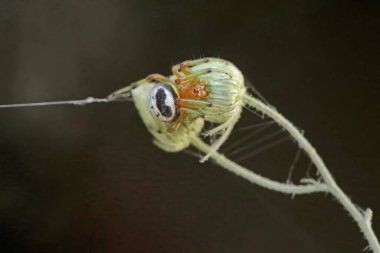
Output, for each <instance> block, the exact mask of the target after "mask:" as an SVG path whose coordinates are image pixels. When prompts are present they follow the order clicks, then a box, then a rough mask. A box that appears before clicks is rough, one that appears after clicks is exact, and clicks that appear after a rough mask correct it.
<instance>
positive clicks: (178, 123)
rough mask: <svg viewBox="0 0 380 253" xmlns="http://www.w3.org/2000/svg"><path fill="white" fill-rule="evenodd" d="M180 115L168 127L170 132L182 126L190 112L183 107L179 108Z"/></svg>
mask: <svg viewBox="0 0 380 253" xmlns="http://www.w3.org/2000/svg"><path fill="white" fill-rule="evenodd" d="M179 112H180V115H179V117H178V119H177V120H176V121H174V123H173V124H172V125H171V126H170V127H169V128H168V132H174V131H176V130H177V129H178V127H180V126H181V124H182V122H184V121H186V120H187V118H188V117H189V113H188V112H187V111H186V110H183V109H182V108H181V109H180V110H179Z"/></svg>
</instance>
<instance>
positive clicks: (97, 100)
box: [0, 97, 132, 109]
mask: <svg viewBox="0 0 380 253" xmlns="http://www.w3.org/2000/svg"><path fill="white" fill-rule="evenodd" d="M131 100H132V99H131V98H123V99H117V100H109V99H108V98H93V97H88V98H85V99H79V100H67V101H52V102H37V103H22V104H5V105H0V109H4V108H20V107H37V106H51V105H87V104H93V103H108V102H117V101H119V102H120V101H131Z"/></svg>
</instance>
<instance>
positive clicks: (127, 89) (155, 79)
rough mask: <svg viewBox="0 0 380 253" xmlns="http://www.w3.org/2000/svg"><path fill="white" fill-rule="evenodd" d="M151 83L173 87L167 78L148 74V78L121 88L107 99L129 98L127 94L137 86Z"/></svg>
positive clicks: (172, 83) (173, 84)
mask: <svg viewBox="0 0 380 253" xmlns="http://www.w3.org/2000/svg"><path fill="white" fill-rule="evenodd" d="M151 82H162V83H168V84H170V85H172V86H173V87H175V83H174V82H173V81H172V80H170V79H169V78H168V77H166V76H163V75H161V74H150V75H149V76H147V77H145V78H143V79H141V80H139V81H137V82H134V83H132V84H131V85H129V86H126V87H124V88H121V89H119V90H117V91H115V92H113V93H111V94H110V95H108V97H107V99H108V100H114V99H118V98H121V97H126V96H129V93H130V92H131V90H133V89H135V88H137V87H139V86H142V85H145V84H148V83H151ZM174 90H175V89H174Z"/></svg>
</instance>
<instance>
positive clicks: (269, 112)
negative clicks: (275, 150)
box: [191, 95, 380, 253]
mask: <svg viewBox="0 0 380 253" xmlns="http://www.w3.org/2000/svg"><path fill="white" fill-rule="evenodd" d="M243 101H244V103H246V104H247V105H249V106H251V107H253V108H255V109H256V110H258V111H260V112H262V113H263V114H265V115H266V116H268V117H270V118H272V119H273V120H274V121H275V122H276V123H277V124H278V125H280V126H281V127H283V128H284V129H285V130H287V131H288V132H289V134H290V135H291V136H292V137H293V138H294V139H295V140H296V141H297V142H298V145H299V146H300V148H302V149H303V150H304V151H305V152H306V153H307V154H308V155H309V157H310V159H311V160H312V162H313V163H314V165H315V166H316V168H317V170H318V172H319V174H320V175H321V178H322V179H323V183H321V182H317V181H313V180H311V181H310V180H309V182H311V183H309V184H306V185H291V184H285V183H280V182H277V181H274V180H271V179H268V178H265V177H263V176H261V175H258V174H255V173H253V172H252V171H250V170H248V169H246V168H244V167H243V166H240V165H239V164H237V163H235V162H233V161H231V160H229V159H228V158H226V157H225V156H224V155H222V154H220V153H218V152H214V153H211V154H210V157H211V158H212V159H213V160H215V162H216V163H218V164H219V165H220V166H222V167H223V168H225V169H227V170H229V171H231V172H233V173H235V174H237V175H239V176H241V177H243V178H245V179H247V180H248V181H250V182H252V183H255V184H257V185H260V186H262V187H264V188H267V189H269V190H274V191H279V192H282V193H287V194H294V195H295V194H307V193H313V192H330V193H331V194H332V195H333V196H334V197H335V198H336V199H337V200H338V201H339V202H340V203H341V204H342V206H343V207H344V209H346V210H347V211H348V213H349V214H350V215H351V216H352V218H353V219H354V220H355V221H356V223H357V224H358V226H359V228H360V230H361V231H362V233H363V234H364V237H365V239H366V240H367V241H368V243H369V248H371V249H372V251H373V252H374V253H380V245H379V241H378V239H377V237H376V235H375V233H374V231H373V229H372V224H371V221H372V211H371V210H370V209H367V210H366V211H365V212H363V211H361V209H359V208H358V207H356V206H355V204H354V203H353V202H352V201H351V200H350V199H349V197H348V196H347V195H346V194H345V193H344V192H343V191H342V189H341V188H340V187H339V186H338V185H337V183H336V182H335V180H334V178H333V177H332V175H331V173H330V171H329V170H328V169H327V167H326V165H325V164H324V162H323V160H322V158H321V157H320V156H319V155H318V153H317V151H316V150H315V148H314V147H313V146H312V145H311V144H310V142H309V141H308V140H307V139H306V138H305V137H304V136H303V134H302V133H301V132H300V131H299V130H298V129H297V128H296V127H295V126H294V125H293V124H292V123H291V122H290V121H289V120H287V119H286V118H285V117H284V116H282V115H281V114H280V113H279V112H277V111H276V109H274V108H273V107H271V106H269V105H266V104H264V103H263V102H262V101H260V100H259V99H256V98H254V97H252V96H249V95H244V96H243ZM191 142H192V144H193V145H194V146H195V147H197V148H198V149H199V150H201V151H202V152H204V153H206V154H207V153H209V152H210V151H211V147H210V146H209V145H208V144H206V143H204V142H203V141H202V140H201V139H200V138H199V137H198V136H192V139H191Z"/></svg>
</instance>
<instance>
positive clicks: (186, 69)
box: [172, 58, 210, 78]
mask: <svg viewBox="0 0 380 253" xmlns="http://www.w3.org/2000/svg"><path fill="white" fill-rule="evenodd" d="M209 61H210V59H209V58H202V59H198V60H188V61H184V62H181V63H180V64H177V65H174V66H173V67H172V73H173V75H175V76H176V77H177V78H179V77H181V76H183V75H181V74H180V73H179V72H180V71H181V72H182V73H183V74H184V75H185V76H187V75H190V74H191V73H192V71H191V70H190V67H194V66H197V65H199V64H203V63H207V62H209Z"/></svg>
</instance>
